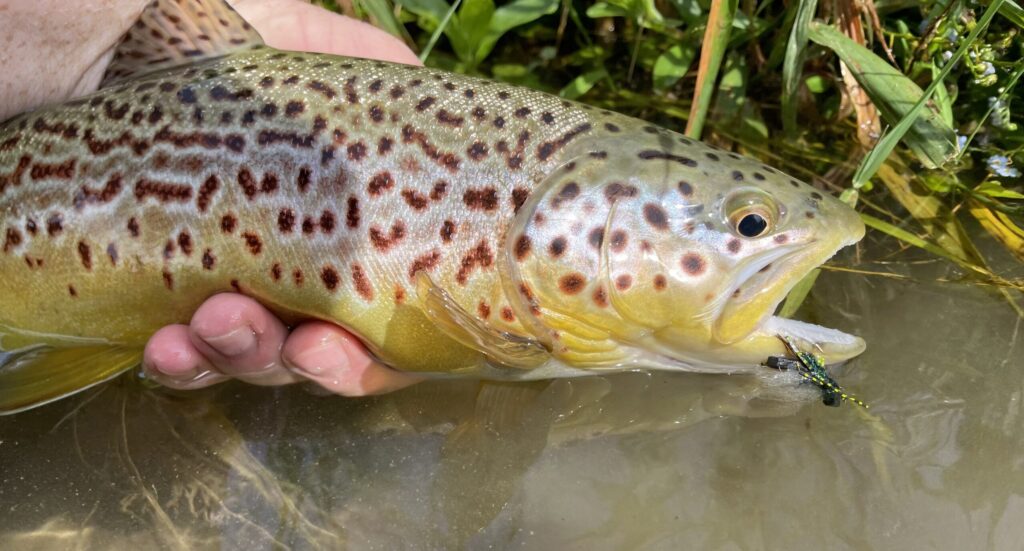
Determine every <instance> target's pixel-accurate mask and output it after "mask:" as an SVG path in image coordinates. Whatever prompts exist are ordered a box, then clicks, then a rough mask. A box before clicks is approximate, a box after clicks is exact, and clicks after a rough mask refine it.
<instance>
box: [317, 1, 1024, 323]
mask: <svg viewBox="0 0 1024 551" xmlns="http://www.w3.org/2000/svg"><path fill="white" fill-rule="evenodd" d="M320 3H321V4H324V5H326V6H328V7H331V8H334V9H339V10H340V11H344V12H346V13H348V14H349V15H354V16H363V17H366V16H369V17H368V18H369V19H370V20H371V21H373V22H375V23H377V24H379V25H381V26H382V27H384V28H386V29H391V30H393V32H396V34H400V35H401V36H403V37H404V38H405V39H406V40H407V42H408V43H409V44H410V45H411V46H413V47H414V48H419V49H420V51H422V52H423V54H424V55H423V58H424V59H425V61H426V63H427V64H428V65H432V66H437V67H444V68H447V69H452V70H456V71H463V72H468V73H474V74H482V75H484V76H489V77H493V78H496V79H499V80H505V81H509V82H514V83H517V84H524V85H527V86H531V87H534V88H538V89H542V90H547V91H551V92H558V93H559V94H560V95H562V96H563V97H566V98H572V99H581V100H582V101H586V102H588V103H591V104H594V105H598V106H601V107H606V108H609V109H614V110H618V111H623V112H626V113H628V114H631V115H636V116H639V117H641V118H646V119H648V120H652V121H655V122H659V123H661V124H664V125H666V126H668V127H669V128H672V127H676V128H680V129H682V128H683V127H684V124H685V128H686V131H687V134H688V135H690V136H691V137H699V138H702V139H704V140H706V141H709V142H711V143H713V144H716V145H718V146H720V147H724V148H727V149H733V150H735V151H738V152H741V153H744V154H749V155H752V156H755V157H759V158H761V159H763V160H765V161H769V162H771V163H772V164H774V165H776V166H779V167H780V168H782V169H784V170H786V171H788V172H790V173H793V174H798V175H800V176H801V177H804V178H805V179H808V180H809V181H813V183H815V184H816V185H818V186H820V187H822V188H823V189H827V190H829V191H832V192H835V193H841V194H842V197H843V198H844V199H845V200H847V201H848V202H849V203H851V204H856V205H858V208H859V210H860V211H861V212H862V213H863V214H864V215H865V221H866V222H867V223H868V224H869V225H870V226H871V227H873V228H874V229H875V230H877V231H878V232H880V233H879V234H876V235H875V236H874V238H875V239H883V238H885V237H884V236H883V235H882V234H885V235H886V236H888V237H889V238H895V239H896V240H899V241H900V242H902V243H903V244H904V245H905V246H907V247H911V248H919V249H922V250H924V251H927V252H928V253H929V254H935V255H938V256H940V257H943V258H946V259H950V260H952V261H953V262H955V263H956V264H957V266H958V268H959V269H960V273H961V275H965V276H968V279H969V280H971V281H976V282H979V283H983V284H986V285H995V286H996V287H998V288H1000V289H1002V290H1003V292H1004V293H1014V294H1012V295H1006V296H1007V297H1008V298H1009V300H1010V303H1011V304H1012V305H1013V306H1014V308H1015V309H1016V310H1017V311H1018V313H1022V312H1021V310H1020V308H1019V307H1018V306H1017V304H1018V303H1019V301H1020V295H1019V294H1016V293H1017V292H1018V291H1019V290H1020V289H1021V287H1022V282H1021V281H1020V280H1015V279H1012V278H1009V277H1006V276H1004V275H1000V274H996V273H993V272H992V271H991V270H990V268H989V265H990V264H991V263H992V261H993V255H998V254H1002V253H1000V252H999V251H998V250H988V249H986V251H985V252H984V253H982V252H979V250H978V247H976V245H975V243H974V242H973V241H972V240H971V239H969V238H967V237H966V232H965V229H964V225H965V224H967V225H970V224H975V223H979V224H980V225H981V226H982V228H984V230H985V231H986V232H988V233H989V234H990V235H991V236H992V237H994V238H995V240H996V241H997V242H998V243H1000V244H1001V245H1002V247H1003V248H1004V249H1005V250H1006V251H1008V252H1009V253H1011V254H1013V255H1015V256H1016V257H1017V258H1019V259H1024V248H1022V247H1024V240H1022V239H1021V238H1020V236H1021V235H1024V229H1022V227H1024V222H1022V220H1024V217H1022V209H1024V203H1022V200H1024V195H1022V188H1021V182H1020V168H1019V167H1020V166H1022V165H1024V134H1022V133H1021V132H1020V131H1019V124H1020V119H1021V115H1020V113H1019V102H1020V101H1021V98H1020V96H1021V94H1020V90H1019V88H1018V87H1017V83H1018V80H1019V78H1020V76H1021V74H1022V73H1024V56H1022V54H1024V37H1022V33H1021V30H1022V25H1024V8H1022V7H1021V5H1020V3H1019V2H1015V1H1013V0H1010V1H992V2H984V3H981V4H978V3H974V2H960V1H926V2H920V3H912V4H901V3H892V2H874V3H872V2H867V3H856V2H853V1H850V0H833V1H830V2H817V1H816V0H800V1H797V2H790V3H788V4H785V5H783V4H782V3H777V2H752V1H747V2H737V1H735V0H728V1H720V0H670V1H660V2H659V1H649V0H647V1H645V0H609V1H605V2H596V3H584V2H571V1H562V2H559V1H557V0H517V1H513V2H507V3H500V4H499V5H496V4H495V3H494V2H492V0H461V1H457V2H455V3H454V4H448V3H447V2H445V1H444V0H397V1H396V2H394V3H392V2H391V1H390V0H356V1H352V2H340V3H335V2H333V1H330V0H328V1H324V2H320ZM509 14H515V15H516V16H515V17H514V18H510V17H509ZM446 16H447V17H446ZM496 21H497V22H496ZM470 22H475V23H470ZM470 28H474V29H477V30H476V31H475V32H476V33H477V34H475V35H474V34H473V33H468V34H467V32H468V31H467V29H470ZM484 37H486V39H485V38H484ZM1015 107H1018V111H1015Z"/></svg>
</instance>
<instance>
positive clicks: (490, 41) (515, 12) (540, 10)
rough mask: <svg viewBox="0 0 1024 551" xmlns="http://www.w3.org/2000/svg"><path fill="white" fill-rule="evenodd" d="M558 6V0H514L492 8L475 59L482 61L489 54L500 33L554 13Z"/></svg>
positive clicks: (500, 35) (502, 33)
mask: <svg viewBox="0 0 1024 551" xmlns="http://www.w3.org/2000/svg"><path fill="white" fill-rule="evenodd" d="M558 6H559V0H515V2H512V3H510V4H506V5H504V6H501V7H500V8H498V9H496V10H494V15H493V16H492V17H491V20H490V23H489V24H488V26H487V34H486V36H485V37H484V39H483V40H482V41H481V42H480V45H479V46H478V47H477V51H476V59H477V61H478V62H479V61H483V60H484V59H486V58H487V56H488V55H490V53H491V51H492V50H494V45H495V44H496V43H497V42H498V39H499V38H501V37H502V35H504V34H505V33H507V32H508V31H510V30H512V29H514V28H516V27H518V26H520V25H525V24H527V23H532V22H534V21H536V20H537V19H540V18H541V17H544V16H545V15H550V14H552V13H555V12H556V11H558Z"/></svg>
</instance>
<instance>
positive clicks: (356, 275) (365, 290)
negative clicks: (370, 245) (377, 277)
mask: <svg viewBox="0 0 1024 551" xmlns="http://www.w3.org/2000/svg"><path fill="white" fill-rule="evenodd" d="M352 284H353V286H355V288H356V292H357V293H359V296H361V297H363V299H364V300H365V301H366V302H372V301H373V286H372V285H370V280H369V279H367V277H366V274H365V273H363V267H362V266H360V265H359V264H353V265H352Z"/></svg>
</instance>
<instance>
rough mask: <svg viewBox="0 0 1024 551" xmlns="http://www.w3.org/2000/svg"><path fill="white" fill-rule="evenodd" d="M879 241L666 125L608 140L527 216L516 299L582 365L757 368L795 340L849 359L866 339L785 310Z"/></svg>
mask: <svg viewBox="0 0 1024 551" xmlns="http://www.w3.org/2000/svg"><path fill="white" fill-rule="evenodd" d="M863 235H864V224H863V222H861V220H860V217H859V216H858V215H857V213H856V212H855V211H854V210H853V209H851V208H850V207H849V206H847V205H846V204H844V203H842V202H840V201H839V200H837V199H836V198H834V197H832V196H830V195H828V194H827V193H822V192H820V191H818V190H816V189H815V188H813V187H811V186H809V185H807V184H805V183H803V182H800V181H798V180H796V179H794V178H792V177H790V176H788V175H785V174H783V173H781V172H780V171H778V170H775V169H773V168H771V167H768V166H766V165H764V164H762V163H760V162H757V161H754V160H751V159H747V158H744V157H741V156H739V155H736V154H734V153H728V152H724V151H720V150H717V149H714V148H711V147H708V146H706V145H704V144H700V143H699V142H693V141H691V140H687V139H686V138H685V137H682V136H679V135H676V134H672V133H668V132H665V131H661V132H659V133H658V134H657V135H656V136H655V137H653V138H651V137H647V136H637V137H635V139H632V140H623V139H621V138H619V139H616V140H614V141H605V142H603V143H602V142H600V141H594V142H591V143H589V144H587V150H586V151H585V152H583V153H581V154H579V155H577V156H575V157H574V158H573V159H572V160H570V161H568V162H566V163H565V164H563V165H562V166H561V167H560V168H559V169H558V170H556V171H554V172H553V173H552V174H550V175H549V176H548V178H547V180H546V181H545V182H544V184H543V186H541V188H539V189H538V192H537V193H536V194H535V195H534V196H532V197H531V199H530V201H528V202H527V204H525V205H524V206H523V209H521V211H520V212H519V214H518V216H517V220H516V223H515V224H514V227H513V228H512V231H511V233H510V234H509V241H508V257H509V258H510V259H511V261H510V262H509V264H510V268H511V269H510V273H511V274H512V278H511V282H512V283H514V284H515V287H513V288H511V289H510V292H518V293H519V296H520V298H521V302H522V310H523V311H524V312H523V313H527V312H528V313H529V314H530V315H529V316H528V317H529V320H528V328H529V329H531V330H532V331H533V332H534V333H535V334H537V335H539V338H540V339H541V340H542V341H543V342H545V343H546V344H547V345H548V346H549V347H550V348H551V349H552V351H553V353H554V354H555V355H556V356H557V357H559V358H561V359H562V360H563V361H564V362H566V363H569V364H575V365H580V366H586V365H591V366H594V367H602V366H608V367H616V368H622V367H624V366H629V365H636V366H637V367H653V368H664V369H679V370H697V371H712V372H714V371H720V372H735V371H744V370H751V369H754V368H756V367H757V366H758V365H760V364H762V363H763V362H764V361H765V360H766V359H767V358H768V357H769V356H773V355H778V356H781V355H785V353H786V350H785V347H784V344H783V343H782V341H781V340H780V339H779V338H778V337H779V336H780V335H785V336H788V337H790V338H792V339H796V340H797V341H803V344H805V345H808V346H810V347H812V348H814V349H815V350H816V352H818V353H819V354H821V355H822V356H824V357H825V359H826V361H827V362H829V363H835V362H841V361H845V360H847V359H849V358H852V357H854V356H856V355H858V354H860V353H861V352H862V351H863V350H864V347H865V345H864V341H863V340H861V339H860V338H858V337H855V336H852V335H848V334H846V333H842V332H840V331H837V330H834V329H829V328H824V327H819V326H816V325H812V324H808V323H804V322H800V321H795V320H787V319H783V318H779V317H776V316H773V315H772V314H773V312H774V311H775V310H776V308H777V306H778V305H779V303H780V302H781V301H782V300H783V299H784V298H785V297H786V295H787V294H788V293H789V291H790V290H791V289H792V288H793V287H794V286H795V285H796V284H797V283H798V282H799V281H800V280H801V279H802V278H803V277H804V276H805V275H807V274H808V273H809V272H810V271H811V270H813V269H814V268H816V267H817V266H819V265H821V264H822V263H823V262H825V261H826V260H828V259H829V258H831V257H832V256H833V255H834V254H835V253H836V252H837V251H838V250H839V249H841V248H843V247H845V246H847V245H851V244H853V243H856V242H857V241H858V240H860V239H861V238H862V237H863ZM588 362H592V363H590V364H588Z"/></svg>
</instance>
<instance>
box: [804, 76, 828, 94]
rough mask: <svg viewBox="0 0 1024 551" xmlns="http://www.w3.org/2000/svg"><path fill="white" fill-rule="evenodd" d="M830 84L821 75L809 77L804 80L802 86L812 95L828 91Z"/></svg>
mask: <svg viewBox="0 0 1024 551" xmlns="http://www.w3.org/2000/svg"><path fill="white" fill-rule="evenodd" d="M829 84H831V82H830V81H829V80H828V79H826V78H825V77H823V76H821V75H811V76H809V77H807V78H806V79H805V80H804V85H805V86H807V89H808V90H810V91H811V93H812V94H820V93H822V92H824V91H825V90H828V87H829Z"/></svg>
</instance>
